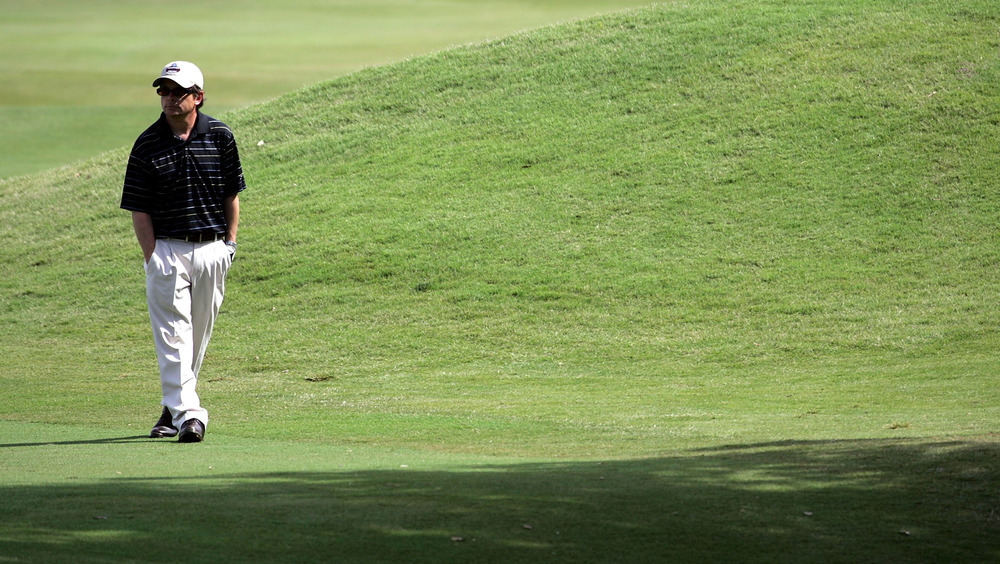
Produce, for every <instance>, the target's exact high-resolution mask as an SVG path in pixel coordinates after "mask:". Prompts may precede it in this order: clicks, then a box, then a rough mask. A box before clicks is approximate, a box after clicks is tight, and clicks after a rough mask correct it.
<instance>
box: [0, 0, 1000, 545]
mask: <svg viewBox="0 0 1000 564" xmlns="http://www.w3.org/2000/svg"><path fill="white" fill-rule="evenodd" d="M997 23H998V20H997V16H996V14H995V10H994V9H993V7H992V5H991V4H989V3H987V2H966V3H963V4H962V5H961V7H956V6H955V5H954V4H952V3H950V2H934V1H928V2H916V3H913V2H901V1H900V2H883V3H879V4H877V5H872V4H871V3H870V2H862V1H860V0H839V1H835V2H824V3H806V2H802V3H795V4H788V3H785V2H772V1H769V0H768V1H762V0H754V1H748V2H737V3H718V2H712V1H708V0H705V1H696V2H689V3H684V4H664V5H660V6H656V7H649V8H645V9H640V10H637V11H634V12H630V13H627V14H620V15H612V16H606V17H600V18H596V19H591V20H587V21H585V22H581V23H577V24H571V25H564V26H558V27H551V28H546V29H542V30H537V31H533V32H530V33H521V34H516V35H513V36H511V37H507V38H504V39H501V40H497V41H491V42H487V43H484V44H478V45H472V46H467V47H463V48H456V49H450V50H446V51H442V52H439V53H436V54H433V55H430V56H426V57H419V58H415V59H412V60H409V61H405V62H400V63H396V64H392V65H386V66H383V67H378V68H371V69H367V70H364V71H360V72H356V73H351V74H349V75H348V76H344V77H340V78H337V79H335V80H332V81H330V82H326V83H322V84H317V85H314V86H312V87H310V88H306V89H303V90H301V91H298V92H296V93H294V94H291V95H288V96H284V97H281V98H279V99H276V100H274V101H272V102H270V103H268V104H264V105H260V106H254V107H251V108H246V109H241V110H235V111H232V112H229V113H226V114H224V115H221V116H219V117H222V118H224V119H225V120H226V121H227V122H228V123H229V124H230V125H231V126H232V127H233V128H234V130H235V131H236V133H237V137H238V139H239V141H240V143H241V147H242V149H243V156H244V166H245V169H246V171H247V176H248V180H249V183H250V189H249V190H248V191H247V192H246V193H245V194H244V196H243V198H242V202H243V211H244V215H243V218H244V219H243V220H242V221H241V236H240V258H239V259H238V260H237V263H236V265H235V267H234V270H233V271H232V274H231V277H230V280H229V288H228V293H227V302H226V304H225V305H224V306H223V314H222V317H221V318H220V321H219V325H218V329H217V332H216V334H215V336H214V340H213V343H212V346H211V348H210V356H209V358H208V359H207V360H206V363H205V366H204V369H203V373H202V381H201V382H200V384H199V389H200V391H201V392H202V395H203V397H204V399H205V402H206V404H207V406H208V407H209V409H211V410H212V423H211V424H210V426H209V431H208V437H207V440H206V442H205V443H202V444H199V445H179V444H177V443H175V442H170V441H168V442H156V441H150V440H148V439H144V438H142V436H143V435H144V434H145V433H146V432H148V427H149V426H150V425H151V424H152V422H153V421H154V420H155V418H156V415H157V414H158V412H159V407H158V406H157V405H156V400H157V398H158V381H157V379H156V376H155V361H154V359H153V355H152V345H151V343H150V342H149V341H150V339H149V335H148V333H149V328H148V325H147V323H148V321H147V319H146V314H145V304H144V294H143V288H142V275H141V266H140V261H141V257H140V255H139V251H138V248H137V245H136V243H135V241H134V237H133V235H132V233H131V225H130V222H129V220H128V216H127V214H125V213H124V212H122V211H120V210H118V209H117V205H118V198H119V196H120V182H121V181H120V178H121V174H122V170H123V168H124V161H125V157H126V155H127V152H126V151H125V150H118V151H113V152H109V153H105V154H104V155H102V156H100V157H98V158H95V159H93V160H90V161H87V162H84V163H80V164H77V165H73V166H71V167H67V168H63V169H57V170H53V171H49V172H46V173H42V174H38V175H34V176H31V177H25V178H19V179H14V180H8V181H3V182H0V249H2V253H0V387H2V389H4V390H11V392H10V393H5V394H3V395H2V396H0V436H3V437H4V440H3V441H2V443H3V444H2V445H0V465H2V467H0V471H2V475H3V476H4V477H5V478H3V481H2V482H0V488H2V491H0V496H2V499H4V500H5V504H6V505H5V509H6V511H5V512H4V514H3V515H2V516H0V531H2V532H0V556H3V557H7V558H20V559H22V560H29V561H30V560H40V561H60V560H62V561H70V560H72V561H74V562H80V561H128V560H129V559H133V560H148V561H154V560H155V561H160V560H163V559H165V558H166V557H167V556H169V555H171V554H173V551H174V550H176V540H177V539H184V540H186V541H187V542H188V543H189V544H190V545H191V546H192V547H194V548H195V549H196V550H193V551H192V554H194V556H193V557H192V558H193V559H194V560H196V561H198V560H202V561H206V562H207V561H213V562H215V561H220V560H227V559H228V560H239V561H251V560H253V561H312V560H316V559H319V558H324V559H327V560H342V561H358V562H367V561H382V562H398V561H422V562H441V561H454V562H459V561H470V560H475V561H493V562H550V561H605V562H622V561H629V562H631V561H636V562H642V561H678V562H719V561H740V562H774V561H791V560H794V561H806V562H815V561H823V562H859V561H893V562H899V561H902V562H921V561H926V562H940V561H961V562H990V561H995V560H996V559H997V558H998V557H1000V541H998V540H997V539H998V538H1000V536H998V533H1000V520H998V518H997V507H998V506H1000V491H998V468H1000V466H998V464H997V463H998V458H1000V449H998V434H997V433H998V431H1000V429H998V427H1000V425H998V423H1000V413H998V412H1000V408H998V407H997V406H998V405H1000V391H998V389H997V386H996V385H995V379H996V374H997V373H998V361H997V358H996V354H995V351H996V350H997V348H998V345H1000V342H998V333H997V324H996V319H997V313H998V311H997V309H998V308H997V299H996V296H997V295H998V291H1000V288H998V281H997V279H996V276H995V274H996V271H997V266H998V264H1000V263H998V257H1000V252H998V250H1000V249H998V246H997V241H996V237H995V236H994V233H995V226H996V225H997V223H998V220H1000V209H998V206H1000V204H998V203H997V201H996V198H993V197H992V194H993V193H994V192H995V189H994V188H995V186H996V180H995V163H996V162H998V157H1000V137H998V136H997V135H995V133H996V131H995V130H996V127H997V125H998V122H997V120H996V119H995V116H994V113H995V112H993V109H994V108H997V107H1000V105H998V102H1000V94H998V93H997V90H996V88H995V86H996V84H997V78H998V74H1000V73H998V70H1000V61H998V56H1000V53H998V51H997V43H996V30H997ZM95 234H99V236H95ZM119 472H120V474H119ZM8 500H9V501H8ZM190 508H195V509H190ZM164 514H167V515H169V517H168V518H164V517H163V515H164ZM192 521H194V522H196V523H197V526H194V525H192V524H191V522H192Z"/></svg>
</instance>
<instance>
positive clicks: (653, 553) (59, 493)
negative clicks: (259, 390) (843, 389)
mask: <svg viewBox="0 0 1000 564" xmlns="http://www.w3.org/2000/svg"><path fill="white" fill-rule="evenodd" d="M94 442H95V443H99V442H106V441H94ZM998 463H1000V445H998V444H997V443H996V441H995V438H991V439H989V440H981V441H966V440H955V441H949V442H923V441H889V440H867V441H863V440H857V441H807V442H778V443H768V444H758V445H734V446H723V447H719V448H706V449H700V450H696V451H689V452H685V453H681V454H672V455H669V456H663V457H659V458H653V459H642V460H614V461H611V460H609V461H593V462H565V463H545V464H539V463H533V464H514V465H497V466H485V467H472V468H467V469H457V470H454V471H417V470H411V469H395V470H372V471H347V472H275V473H247V474H228V475H222V476H212V477H210V478H204V477H202V478H198V479H183V478H163V479H134V480H133V479H115V480H109V481H107V482H101V483H96V484H83V485H65V486H54V487H53V486H45V487H44V488H41V487H25V486H14V487H4V488H2V489H0V495H2V499H4V506H5V507H4V511H3V512H2V515H0V530H3V531H5V532H4V533H0V559H4V558H7V559H21V560H24V561H46V562H59V561H70V560H72V561H74V562H79V561H98V560H100V561H125V560H138V561H168V560H172V559H174V558H176V556H177V554H178V551H181V552H183V553H184V560H185V561H193V562H218V561H226V562H272V561H275V562H276V561H280V562H307V561H309V562H311V561H333V562H723V561H732V562H776V561H798V562H864V561H871V562H875V561H879V562H996V561H998V560H1000V480H998V477H1000V470H998V469H1000V464H998Z"/></svg>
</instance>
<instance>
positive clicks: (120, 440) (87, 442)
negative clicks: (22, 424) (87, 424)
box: [0, 435, 157, 448]
mask: <svg viewBox="0 0 1000 564" xmlns="http://www.w3.org/2000/svg"><path fill="white" fill-rule="evenodd" d="M144 439H145V440H149V441H155V440H157V439H153V438H150V436H149V435H134V436H131V437H111V438H108V439H88V440H76V441H43V442H36V443H7V444H0V448H24V447H40V446H70V445H108V444H114V443H131V442H135V441H140V440H144Z"/></svg>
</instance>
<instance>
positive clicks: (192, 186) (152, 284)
mask: <svg viewBox="0 0 1000 564" xmlns="http://www.w3.org/2000/svg"><path fill="white" fill-rule="evenodd" d="M153 86H154V87H156V93H157V94H159V95H160V106H161V108H162V109H163V113H162V114H161V115H160V119H159V120H157V121H156V123H154V124H153V125H151V126H150V127H149V128H148V129H146V131H144V132H143V133H142V135H140V136H139V138H138V139H137V140H136V142H135V145H134V146H133V147H132V154H131V155H129V160H128V166H127V168H126V170H125V186H124V189H123V191H122V202H121V207H122V209H125V210H128V211H131V212H132V225H133V227H134V228H135V235H136V237H137V238H138V239H139V246H140V247H141V248H142V254H143V256H144V257H145V260H146V301H147V302H148V304H149V317H150V321H151V322H152V325H153V341H154V343H155V344H156V354H157V357H158V359H159V365H160V384H161V386H162V388H163V401H162V402H161V405H163V412H162V415H161V416H160V419H159V421H157V422H156V425H155V426H154V427H153V430H152V431H151V432H150V436H151V437H156V438H161V437H174V436H177V440H178V441H180V442H199V441H201V440H202V439H203V438H204V437H205V427H206V425H208V411H206V410H205V408H203V407H202V406H201V400H200V399H199V397H198V393H197V392H196V391H195V385H196V384H197V383H198V371H199V369H200V368H201V363H202V360H203V359H204V358H205V349H206V348H207V347H208V341H209V339H210V338H211V336H212V326H213V325H214V324H215V318H216V315H218V313H219V307H220V306H221V305H222V298H223V294H224V293H225V285H226V273H227V272H228V271H229V267H230V265H231V264H232V261H233V258H234V257H235V255H236V228H237V225H238V223H239V217H240V200H239V193H240V192H241V191H242V190H243V189H244V188H246V184H245V182H244V180H243V168H242V166H241V164H240V156H239V152H238V151H237V149H236V141H235V139H234V138H233V133H232V131H231V130H230V129H229V127H227V126H226V124H224V123H222V122H221V121H219V120H217V119H215V118H212V117H210V116H208V115H206V114H203V113H202V112H201V106H202V104H203V103H204V101H205V93H204V90H203V89H204V86H205V83H204V79H203V78H202V74H201V71H200V70H198V67H196V66H195V65H193V64H191V63H189V62H187V61H176V62H173V63H170V64H168V65H167V66H166V67H164V68H163V71H162V72H161V73H160V76H159V77H158V78H157V79H156V80H154V81H153Z"/></svg>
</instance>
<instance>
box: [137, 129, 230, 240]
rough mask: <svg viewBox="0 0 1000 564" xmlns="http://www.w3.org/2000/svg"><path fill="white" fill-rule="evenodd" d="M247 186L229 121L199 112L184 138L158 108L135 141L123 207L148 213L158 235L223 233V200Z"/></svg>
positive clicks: (165, 236)
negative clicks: (171, 126) (226, 122)
mask: <svg viewBox="0 0 1000 564" xmlns="http://www.w3.org/2000/svg"><path fill="white" fill-rule="evenodd" d="M244 188H246V182H245V181H244V179H243V167H242V165H241V164H240V155H239V151H237V149H236V139H235V138H234V137H233V132H232V131H231V130H230V129H229V127H228V126H227V125H226V124H224V123H222V122H221V121H219V120H217V119H215V118H213V117H211V116H209V115H206V114H203V113H201V112H198V118H197V121H196V122H195V125H194V129H193V130H192V131H191V135H189V136H188V139H187V141H181V140H180V139H177V137H175V136H174V134H173V132H172V131H171V130H170V126H169V124H167V119H166V117H165V116H164V115H163V114H160V119H159V120H157V121H156V123H154V124H153V125H151V126H149V128H148V129H146V131H144V132H143V133H142V135H140V136H139V138H138V139H136V141H135V145H133V146H132V154H131V155H129V159H128V166H127V167H126V169H125V187H124V189H123V190H122V202H121V207H122V209H125V210H129V211H138V212H145V213H148V214H150V215H151V216H152V218H153V230H154V232H155V233H156V237H157V238H170V237H185V236H190V235H198V234H206V233H219V234H224V233H225V232H226V215H225V211H224V210H223V207H222V204H223V201H224V200H225V199H226V198H228V197H230V196H234V195H236V194H238V193H239V192H241V191H242V190H243V189H244Z"/></svg>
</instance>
